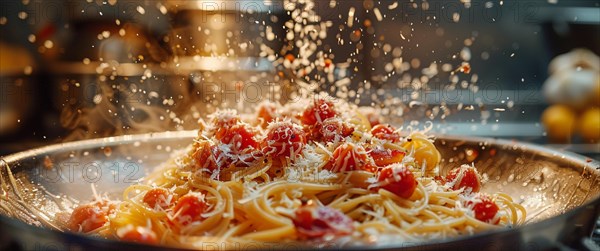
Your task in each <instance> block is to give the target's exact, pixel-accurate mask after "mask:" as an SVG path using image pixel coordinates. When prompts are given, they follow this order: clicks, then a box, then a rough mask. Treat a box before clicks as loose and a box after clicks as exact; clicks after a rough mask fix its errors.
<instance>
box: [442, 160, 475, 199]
mask: <svg viewBox="0 0 600 251" xmlns="http://www.w3.org/2000/svg"><path fill="white" fill-rule="evenodd" d="M445 180H446V183H447V184H452V189H454V190H459V189H461V188H464V189H465V190H464V191H465V192H467V193H471V192H473V193H476V192H479V190H481V179H480V178H479V174H478V173H477V170H475V168H474V167H472V166H469V165H463V166H461V167H457V168H454V169H452V170H450V172H448V174H447V175H446V179H445Z"/></svg>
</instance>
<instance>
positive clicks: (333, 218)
mask: <svg viewBox="0 0 600 251" xmlns="http://www.w3.org/2000/svg"><path fill="white" fill-rule="evenodd" d="M293 222H294V226H295V227H296V232H297V234H298V236H299V237H300V238H301V239H314V238H322V237H325V236H342V235H349V234H351V233H352V232H353V231H354V224H353V221H352V219H350V218H349V217H348V216H346V215H345V214H344V213H342V212H340V211H338V210H336V209H333V208H330V207H326V206H317V205H314V204H313V205H302V206H300V207H299V208H298V209H296V211H295V217H294V218H293Z"/></svg>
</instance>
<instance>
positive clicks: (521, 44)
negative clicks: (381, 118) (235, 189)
mask: <svg viewBox="0 0 600 251" xmlns="http://www.w3.org/2000/svg"><path fill="white" fill-rule="evenodd" d="M292 2H294V3H290V2H288V1H286V2H283V1H276V0H273V1H254V0H251V1H241V0H240V1H233V0H226V1H217V0H210V1H201V0H190V1H176V0H174V1H167V0H165V1H158V0H146V1H131V0H129V1H126V0H101V1H97V0H3V1H1V2H0V142H1V143H0V155H4V154H8V153H12V152H16V151H21V150H25V149H30V148H32V147H36V146H41V145H46V144H51V143H56V142H62V141H69V140H78V139H86V138H96V137H103V136H110V135H120V134H130V133H144V132H152V131H163V130H179V129H194V128H195V127H196V121H197V119H198V118H199V117H201V116H202V114H205V113H206V112H210V111H212V110H214V109H216V108H217V107H219V106H220V105H222V104H223V103H228V106H229V107H236V108H240V109H247V110H252V105H251V104H256V103H258V102H260V101H261V98H262V99H265V98H266V97H271V96H269V95H275V96H277V95H279V96H284V97H281V100H283V101H285V100H286V97H285V96H286V95H285V93H286V92H287V91H288V90H293V89H294V86H295V85H297V82H296V81H294V78H295V77H297V76H298V75H297V74H296V75H294V74H289V72H286V71H285V70H282V69H281V67H279V65H278V64H280V65H281V64H284V63H286V62H287V64H289V63H290V62H292V61H293V60H294V58H295V57H294V55H296V57H298V56H301V55H298V54H294V53H298V48H295V47H301V46H297V45H298V44H297V41H300V40H298V36H297V35H296V37H293V36H290V35H289V33H290V30H293V29H294V28H295V27H294V26H291V27H287V26H286V22H288V21H290V20H293V19H294V18H298V17H295V16H294V13H293V11H290V7H289V6H290V5H291V4H294V6H295V7H300V6H306V4H305V3H304V1H292ZM296 4H297V6H296ZM310 9H312V10H314V11H315V13H313V15H314V16H312V17H314V18H315V19H317V18H318V20H314V21H315V23H320V24H315V26H318V28H315V32H319V31H321V32H320V33H323V32H324V33H325V34H320V33H319V34H318V35H317V37H318V39H314V37H309V40H311V41H312V42H314V43H311V45H315V46H317V47H318V48H319V49H318V51H321V52H325V55H326V56H323V55H320V54H319V55H320V57H321V58H317V59H315V61H317V62H320V61H323V62H324V63H323V65H324V66H323V67H322V68H323V69H321V68H318V67H317V68H318V69H316V70H315V71H316V72H317V73H316V75H319V74H321V73H323V74H322V75H323V79H325V80H323V81H321V82H322V85H321V86H320V89H322V90H326V91H330V92H332V94H335V93H336V92H337V91H339V90H340V89H344V90H345V94H344V95H346V96H348V98H349V99H350V100H352V101H353V102H357V103H360V104H362V105H373V106H375V107H378V108H380V109H383V110H384V111H385V112H386V113H387V114H390V116H392V115H393V116H396V117H399V118H401V119H402V120H403V121H404V124H405V125H408V124H410V123H411V122H410V121H412V120H419V121H421V125H423V122H424V121H428V120H430V121H433V122H434V126H433V128H434V131H436V132H437V133H445V134H454V135H469V136H485V137H494V138H507V139H517V140H524V141H529V142H534V143H539V144H546V145H548V146H550V147H555V148H560V149H565V150H569V151H575V152H578V153H580V154H583V155H586V156H589V157H591V158H596V159H600V145H599V144H598V137H600V136H598V135H599V134H600V132H598V133H596V134H595V132H594V130H595V128H599V127H600V125H596V124H594V123H596V122H597V123H600V122H598V120H600V118H598V117H600V112H599V111H600V110H598V109H596V110H591V111H588V110H590V109H591V108H590V107H594V106H596V107H597V106H598V105H599V103H597V102H600V101H597V100H596V101H595V100H594V95H598V97H600V87H599V86H600V82H598V81H599V80H598V71H599V70H598V69H599V68H597V67H600V66H599V65H600V62H599V61H598V58H597V56H596V57H595V55H600V1H588V0H586V1H577V0H574V1H565V0H530V1H515V0H504V1H497V0H494V1H479V0H455V1H441V0H437V1H436V0H429V1H421V0H414V1H373V0H363V1H357V0H345V1H341V0H338V1H334V0H323V1H317V2H316V5H315V6H313V7H312V8H310ZM319 27H320V28H319ZM294 32H295V34H298V32H300V31H298V30H295V31H294ZM294 32H291V33H294ZM310 32H312V31H308V33H310ZM325 35H326V36H325ZM303 45H307V44H306V43H305V44H303ZM577 48H585V49H586V50H580V51H576V52H574V53H571V54H568V56H566V57H564V58H563V59H562V61H560V62H557V63H555V65H558V66H555V67H554V68H555V69H553V70H550V69H549V65H550V62H551V60H552V59H553V58H555V57H556V56H558V55H561V54H565V53H568V52H571V51H573V50H574V49H577ZM594 54H595V55H594ZM315 55H317V54H315ZM299 58H300V57H299ZM319 60H320V61H319ZM273 61H277V62H278V63H275V64H274V63H273ZM330 64H333V65H334V66H335V70H334V71H333V72H329V73H328V72H327V70H326V69H325V68H328V69H331V68H332V67H330V66H329V65H330ZM562 71H564V72H568V73H560V72H562ZM581 71H584V72H585V73H584V74H583V75H580V73H579V72H581ZM550 72H552V74H550ZM569 74H572V75H569ZM586 74H587V75H586ZM554 75H555V76H558V77H556V78H555V79H553V80H552V81H547V80H548V79H549V78H552V76H554ZM319 76H320V75H319ZM572 79H576V80H575V81H572ZM548 82H552V83H551V84H549V85H553V86H559V87H551V88H546V89H550V90H548V91H543V90H545V89H544V87H543V85H545V83H546V84H548ZM571 82H573V83H571ZM329 86H335V87H336V88H337V89H335V90H334V88H329ZM562 88H564V89H562ZM240 90H243V91H244V95H239V93H237V92H239V91H240ZM565 90H566V91H565ZM565 92H566V93H568V94H565ZM553 95H555V96H556V95H558V96H559V97H554V96H553ZM561 95H563V96H561ZM565 95H566V96H565ZM569 95H571V96H569ZM588 95H589V96H590V97H589V98H588V97H587V96H588ZM584 96H586V97H584ZM574 97H576V98H574ZM287 98H289V97H287ZM588 99H589V101H587V100H588ZM582 100H584V101H585V102H584V101H582ZM595 102H596V103H595ZM248 104H250V105H248ZM556 104H564V105H560V106H558V107H554V108H553V109H554V110H553V111H552V112H550V115H545V117H544V120H545V121H544V123H542V117H543V116H542V114H543V113H544V111H545V110H546V109H547V108H548V107H549V106H551V105H556ZM597 113H598V115H595V114H597ZM557 114H558V115H557ZM583 114H587V115H585V116H584V115H583ZM589 114H591V115H589ZM586 116H587V117H586ZM582 117H586V118H585V120H586V121H585V122H581V120H582ZM589 121H591V122H589ZM594 121H596V122H594ZM545 123H546V124H547V125H546V126H545ZM557 124H558V125H557ZM580 124H586V125H588V126H587V127H586V128H587V129H585V130H591V131H592V132H589V133H584V134H582V133H579V131H580V128H579V126H578V125H580ZM590 128H591V129H590ZM565 131H566V132H565ZM573 132H574V133H573Z"/></svg>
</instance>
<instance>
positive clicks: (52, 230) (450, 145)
mask: <svg viewBox="0 0 600 251" xmlns="http://www.w3.org/2000/svg"><path fill="white" fill-rule="evenodd" d="M195 135H196V132H194V131H182V132H163V133H153V134H142V135H130V136H119V137H110V138H102V139H93V140H85V141H77V142H70V143H64V144H56V145H50V146H46V147H42V148H38V149H33V150H29V151H25V152H20V153H16V154H13V155H9V156H5V157H3V158H2V159H1V160H0V182H1V183H0V185H1V186H0V250H86V251H91V250H139V249H141V250H157V249H161V247H155V246H144V245H140V244H135V243H126V242H119V241H114V240H106V239H102V238H98V237H93V236H86V235H81V234H74V233H69V232H64V231H62V230H61V229H60V228H58V227H57V226H56V225H55V224H54V222H53V221H54V220H53V219H54V215H55V214H56V213H57V212H61V211H70V210H71V209H72V208H73V207H74V206H76V205H77V204H78V203H79V202H80V201H89V200H90V199H91V198H93V188H92V185H93V187H94V188H95V190H96V191H98V193H101V194H107V195H108V196H109V197H111V198H115V199H118V198H120V197H121V193H122V191H123V190H124V189H125V188H126V187H127V186H129V185H131V184H134V183H136V182H138V179H139V178H142V177H144V175H146V174H147V173H149V172H150V171H152V169H153V168H154V167H156V166H158V165H159V164H160V163H162V162H164V161H166V160H167V159H168V158H169V157H170V156H172V155H173V154H176V152H177V150H178V149H182V148H184V147H185V146H187V145H188V144H190V143H191V142H192V139H193V138H194V136H195ZM436 145H437V147H438V149H439V150H440V152H441V154H442V156H443V157H444V159H443V161H442V164H441V169H442V172H445V171H447V170H448V169H450V168H453V167H456V166H459V165H461V164H470V163H474V164H475V166H476V167H477V168H478V170H479V171H480V172H481V173H482V174H483V176H484V178H485V179H486V180H487V181H486V183H485V185H484V188H483V191H484V192H490V193H493V192H504V193H507V194H509V195H511V196H512V197H513V198H515V199H516V200H517V201H518V202H521V203H522V205H524V206H525V207H526V208H527V210H528V217H527V223H526V224H525V225H522V226H518V227H515V228H511V229H509V228H506V229H502V230H498V231H492V232H485V233H479V234H476V235H473V236H463V237H459V238H451V239H440V240H437V241H430V242H423V243H394V244H393V245H388V244H385V245H379V246H376V247H366V248H373V249H406V250H409V249H416V250H433V249H448V250H454V249H471V250H511V249H512V250H547V249H556V248H564V247H571V248H575V249H582V248H584V247H585V245H583V244H582V242H585V238H586V237H589V236H590V233H591V231H592V228H593V227H594V223H595V219H596V217H598V215H599V214H600V185H599V182H600V162H598V161H596V160H592V159H589V158H586V157H583V156H578V155H575V154H572V153H568V152H560V151H556V150H551V149H548V148H544V147H541V146H537V145H532V144H528V143H522V142H516V141H506V140H497V139H489V138H464V137H461V138H458V137H448V136H439V137H437V140H436ZM300 245H301V244H281V243H280V244H273V248H276V249H282V248H286V247H287V248H294V249H299V248H303V247H302V246H300ZM206 248H218V246H215V245H212V244H211V245H209V244H207V246H206ZM252 248H253V247H251V246H248V247H240V249H252ZM304 248H305V247H304ZM364 248H365V247H361V248H357V249H364Z"/></svg>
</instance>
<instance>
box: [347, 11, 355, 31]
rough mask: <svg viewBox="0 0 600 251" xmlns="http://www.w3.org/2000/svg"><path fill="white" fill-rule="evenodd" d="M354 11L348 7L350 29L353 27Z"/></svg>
mask: <svg viewBox="0 0 600 251" xmlns="http://www.w3.org/2000/svg"><path fill="white" fill-rule="evenodd" d="M354 11H356V9H354V7H350V10H349V11H348V27H352V25H354Z"/></svg>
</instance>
